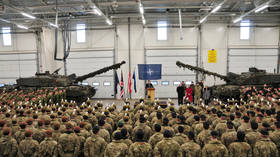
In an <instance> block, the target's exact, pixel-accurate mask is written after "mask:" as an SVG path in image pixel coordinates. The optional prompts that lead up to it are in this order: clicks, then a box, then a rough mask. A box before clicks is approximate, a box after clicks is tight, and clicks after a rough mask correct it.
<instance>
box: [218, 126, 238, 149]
mask: <svg viewBox="0 0 280 157" xmlns="http://www.w3.org/2000/svg"><path fill="white" fill-rule="evenodd" d="M233 127H234V124H233V123H232V122H231V121H228V122H227V132H226V133H224V134H223V135H222V138H221V141H222V143H223V144H224V145H225V146H226V147H227V148H228V146H229V145H230V144H231V143H232V142H235V141H236V131H235V129H234V128H233Z"/></svg>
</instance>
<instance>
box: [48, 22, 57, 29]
mask: <svg viewBox="0 0 280 157" xmlns="http://www.w3.org/2000/svg"><path fill="white" fill-rule="evenodd" d="M49 24H50V25H51V26H53V27H55V28H58V25H56V24H53V23H51V22H49Z"/></svg>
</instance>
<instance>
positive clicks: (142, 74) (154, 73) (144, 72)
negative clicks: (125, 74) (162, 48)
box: [138, 64, 161, 80]
mask: <svg viewBox="0 0 280 157" xmlns="http://www.w3.org/2000/svg"><path fill="white" fill-rule="evenodd" d="M138 72H139V80H160V79H161V64H138Z"/></svg>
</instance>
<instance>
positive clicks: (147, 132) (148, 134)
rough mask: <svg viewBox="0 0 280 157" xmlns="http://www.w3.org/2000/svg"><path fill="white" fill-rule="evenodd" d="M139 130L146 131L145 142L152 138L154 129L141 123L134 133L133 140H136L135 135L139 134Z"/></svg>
mask: <svg viewBox="0 0 280 157" xmlns="http://www.w3.org/2000/svg"><path fill="white" fill-rule="evenodd" d="M139 129H142V130H143V131H144V141H147V142H148V140H149V138H150V137H151V136H152V129H151V128H150V127H149V126H147V125H146V124H144V123H140V124H139V125H138V126H136V127H135V128H134V129H133V131H132V140H135V139H134V138H135V134H136V132H137V130H139Z"/></svg>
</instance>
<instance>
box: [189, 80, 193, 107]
mask: <svg viewBox="0 0 280 157" xmlns="http://www.w3.org/2000/svg"><path fill="white" fill-rule="evenodd" d="M190 88H191V89H192V101H191V103H193V102H194V83H193V81H192V82H191V84H190Z"/></svg>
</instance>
